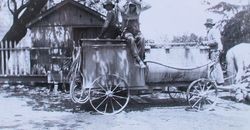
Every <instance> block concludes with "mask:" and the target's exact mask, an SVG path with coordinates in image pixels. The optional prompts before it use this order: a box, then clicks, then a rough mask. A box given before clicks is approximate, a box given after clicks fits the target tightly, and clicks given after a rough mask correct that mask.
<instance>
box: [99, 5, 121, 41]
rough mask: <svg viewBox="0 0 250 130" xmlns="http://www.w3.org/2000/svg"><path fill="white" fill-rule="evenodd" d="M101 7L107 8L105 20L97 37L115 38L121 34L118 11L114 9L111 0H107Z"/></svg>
mask: <svg viewBox="0 0 250 130" xmlns="http://www.w3.org/2000/svg"><path fill="white" fill-rule="evenodd" d="M103 7H104V8H105V9H106V10H107V17H106V21H105V23H104V25H103V28H102V31H101V33H100V34H99V36H98V38H102V39H103V38H104V39H106V38H110V39H115V38H116V37H117V36H118V35H120V34H121V31H120V28H119V21H118V12H117V11H116V10H115V9H114V7H115V5H114V3H113V2H112V1H111V0H107V1H106V2H105V3H104V4H103Z"/></svg>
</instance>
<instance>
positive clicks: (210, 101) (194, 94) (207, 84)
mask: <svg viewBox="0 0 250 130" xmlns="http://www.w3.org/2000/svg"><path fill="white" fill-rule="evenodd" d="M217 94H218V92H217V87H216V83H215V82H213V81H210V80H208V79H198V80H196V81H194V82H192V83H191V84H190V85H189V87H188V90H187V99H188V103H189V105H190V106H191V108H192V109H195V110H198V111H203V110H212V109H213V107H214V106H215V105H216V103H217Z"/></svg>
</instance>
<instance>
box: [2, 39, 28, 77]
mask: <svg viewBox="0 0 250 130" xmlns="http://www.w3.org/2000/svg"><path fill="white" fill-rule="evenodd" d="M30 50H31V48H29V47H22V46H21V45H17V43H16V42H0V58H1V59H0V75H1V76H3V75H4V76H8V75H28V74H29V73H30Z"/></svg>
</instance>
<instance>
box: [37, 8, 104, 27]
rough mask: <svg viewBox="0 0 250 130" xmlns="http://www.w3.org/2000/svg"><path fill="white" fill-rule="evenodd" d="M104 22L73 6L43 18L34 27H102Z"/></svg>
mask: <svg viewBox="0 0 250 130" xmlns="http://www.w3.org/2000/svg"><path fill="white" fill-rule="evenodd" d="M103 22H104V20H102V19H99V18H97V17H95V16H93V14H90V13H89V12H87V11H85V10H83V9H80V8H78V7H76V6H73V5H67V6H66V5H64V6H63V7H61V8H59V9H58V10H55V11H54V12H53V13H52V14H50V15H48V16H46V17H44V18H43V19H42V20H40V21H39V22H38V23H36V24H35V25H34V26H54V25H63V26H67V25H70V26H102V25H103Z"/></svg>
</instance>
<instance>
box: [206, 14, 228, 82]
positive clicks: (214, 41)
mask: <svg viewBox="0 0 250 130" xmlns="http://www.w3.org/2000/svg"><path fill="white" fill-rule="evenodd" d="M204 25H205V26H206V29H207V37H206V38H207V40H208V41H207V44H208V46H210V58H211V60H213V61H215V62H216V63H215V65H214V70H213V71H212V75H211V76H212V77H213V78H214V79H215V81H216V83H217V84H218V85H223V84H224V77H223V71H222V68H221V65H220V62H219V56H220V53H221V52H222V50H223V45H222V43H221V34H220V32H219V30H217V29H216V28H214V26H215V23H214V22H213V19H211V18H209V19H207V21H206V23H205V24H204Z"/></svg>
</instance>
